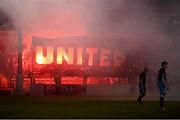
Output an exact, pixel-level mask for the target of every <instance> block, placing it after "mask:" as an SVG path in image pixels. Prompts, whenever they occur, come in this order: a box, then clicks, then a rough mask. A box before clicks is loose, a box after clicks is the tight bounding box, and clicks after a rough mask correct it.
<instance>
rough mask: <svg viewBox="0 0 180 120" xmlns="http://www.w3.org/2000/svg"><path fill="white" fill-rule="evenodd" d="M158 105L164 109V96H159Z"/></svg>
mask: <svg viewBox="0 0 180 120" xmlns="http://www.w3.org/2000/svg"><path fill="white" fill-rule="evenodd" d="M160 107H161V108H162V109H165V106H164V97H160Z"/></svg>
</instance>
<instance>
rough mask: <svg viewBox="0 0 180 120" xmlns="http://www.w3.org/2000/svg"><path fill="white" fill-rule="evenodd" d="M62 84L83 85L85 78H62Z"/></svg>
mask: <svg viewBox="0 0 180 120" xmlns="http://www.w3.org/2000/svg"><path fill="white" fill-rule="evenodd" d="M61 84H62V85H82V84H83V78H82V77H62V81H61Z"/></svg>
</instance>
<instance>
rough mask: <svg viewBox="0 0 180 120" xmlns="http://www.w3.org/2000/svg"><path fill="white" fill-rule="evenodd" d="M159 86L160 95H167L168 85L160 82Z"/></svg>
mask: <svg viewBox="0 0 180 120" xmlns="http://www.w3.org/2000/svg"><path fill="white" fill-rule="evenodd" d="M158 87H159V92H160V96H165V95H166V87H165V86H164V85H162V84H159V85H158Z"/></svg>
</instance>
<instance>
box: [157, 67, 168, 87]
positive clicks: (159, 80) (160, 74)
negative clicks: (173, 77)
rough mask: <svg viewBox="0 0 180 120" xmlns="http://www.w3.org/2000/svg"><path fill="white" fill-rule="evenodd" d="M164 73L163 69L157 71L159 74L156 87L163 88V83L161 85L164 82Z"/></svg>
mask: <svg viewBox="0 0 180 120" xmlns="http://www.w3.org/2000/svg"><path fill="white" fill-rule="evenodd" d="M166 79H167V78H166V71H165V69H162V68H161V69H160V70H159V74H158V87H159V86H165V85H164V83H163V80H166Z"/></svg>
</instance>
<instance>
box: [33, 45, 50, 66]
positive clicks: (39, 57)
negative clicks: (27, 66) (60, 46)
mask: <svg viewBox="0 0 180 120" xmlns="http://www.w3.org/2000/svg"><path fill="white" fill-rule="evenodd" d="M46 49H47V50H46V56H45V55H44V52H43V47H37V48H36V62H37V63H38V64H51V63H52V62H53V48H52V47H47V48H46Z"/></svg>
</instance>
